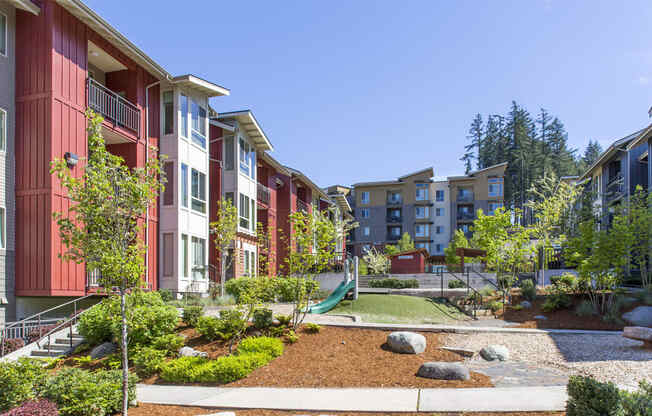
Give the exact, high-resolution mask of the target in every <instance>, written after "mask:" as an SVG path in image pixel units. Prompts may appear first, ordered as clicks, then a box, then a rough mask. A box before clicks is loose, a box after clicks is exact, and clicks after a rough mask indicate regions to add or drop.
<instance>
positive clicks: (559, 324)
mask: <svg viewBox="0 0 652 416" xmlns="http://www.w3.org/2000/svg"><path fill="white" fill-rule="evenodd" d="M585 299H586V297H584V296H580V295H573V296H572V300H573V305H572V306H571V307H570V308H568V309H561V310H557V311H554V312H544V311H543V310H542V309H541V306H542V305H543V303H544V302H545V299H543V298H538V299H536V300H535V301H534V302H532V308H530V309H521V310H520V311H517V310H514V309H512V308H510V307H509V306H508V307H507V308H506V310H505V314H504V315H503V314H502V311H500V312H499V313H498V314H497V316H498V317H500V318H502V319H504V320H506V321H509V322H518V323H519V324H518V325H515V326H513V327H514V328H541V329H589V330H606V331H621V330H622V329H623V327H624V326H626V324H625V325H623V324H613V323H609V322H605V321H604V320H602V317H600V316H589V317H582V316H577V315H576V314H575V308H576V307H577V305H579V304H580V303H581V302H582V301H583V300H585ZM522 300H523V299H522V298H520V296H514V298H513V301H512V304H513V305H518V304H519V303H520V302H521V301H522ZM640 305H642V303H639V302H636V303H633V304H631V305H629V306H628V307H627V308H625V309H623V310H622V311H621V315H622V314H623V313H625V312H628V311H630V310H632V309H634V308H636V307H637V306H640ZM536 315H543V316H545V317H546V318H548V319H546V320H537V319H534V317H535V316H536Z"/></svg>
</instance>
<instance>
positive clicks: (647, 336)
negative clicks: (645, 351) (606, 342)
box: [623, 326, 652, 348]
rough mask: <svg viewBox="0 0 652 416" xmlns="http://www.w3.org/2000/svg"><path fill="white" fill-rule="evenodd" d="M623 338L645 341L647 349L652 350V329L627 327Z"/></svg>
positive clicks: (624, 329)
mask: <svg viewBox="0 0 652 416" xmlns="http://www.w3.org/2000/svg"><path fill="white" fill-rule="evenodd" d="M623 336H624V337H625V338H629V339H635V340H637V341H643V345H644V346H645V347H646V348H652V328H646V327H642V326H626V327H625V328H623Z"/></svg>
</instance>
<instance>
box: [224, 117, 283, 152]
mask: <svg viewBox="0 0 652 416" xmlns="http://www.w3.org/2000/svg"><path fill="white" fill-rule="evenodd" d="M215 119H217V120H218V121H220V120H230V119H235V120H236V121H237V122H238V124H239V125H240V126H241V129H242V130H244V132H245V133H247V136H249V138H250V139H251V140H252V141H253V142H254V144H255V145H256V149H257V150H262V151H269V150H274V147H273V146H272V143H270V141H269V139H268V138H267V135H265V132H264V131H263V129H262V128H261V127H260V124H258V120H256V117H254V113H252V112H251V110H242V111H231V112H228V113H220V114H218V115H217V117H216V118H215Z"/></svg>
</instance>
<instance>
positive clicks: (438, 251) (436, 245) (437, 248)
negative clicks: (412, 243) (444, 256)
mask: <svg viewBox="0 0 652 416" xmlns="http://www.w3.org/2000/svg"><path fill="white" fill-rule="evenodd" d="M435 251H436V252H437V253H441V244H435Z"/></svg>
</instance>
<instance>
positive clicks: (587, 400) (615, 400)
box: [566, 376, 621, 416]
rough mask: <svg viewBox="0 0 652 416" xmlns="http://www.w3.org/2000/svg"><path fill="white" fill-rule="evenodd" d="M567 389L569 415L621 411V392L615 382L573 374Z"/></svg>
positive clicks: (612, 413)
mask: <svg viewBox="0 0 652 416" xmlns="http://www.w3.org/2000/svg"><path fill="white" fill-rule="evenodd" d="M567 390H568V401H567V402H566V415H567V416H593V415H595V416H602V415H616V414H618V413H619V412H620V408H621V406H620V393H619V391H618V388H616V386H615V385H614V384H613V383H600V382H598V381H596V380H593V379H592V378H590V377H581V376H571V377H570V379H569V380H568V387H567Z"/></svg>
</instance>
